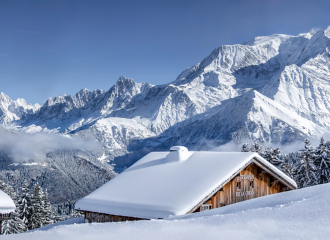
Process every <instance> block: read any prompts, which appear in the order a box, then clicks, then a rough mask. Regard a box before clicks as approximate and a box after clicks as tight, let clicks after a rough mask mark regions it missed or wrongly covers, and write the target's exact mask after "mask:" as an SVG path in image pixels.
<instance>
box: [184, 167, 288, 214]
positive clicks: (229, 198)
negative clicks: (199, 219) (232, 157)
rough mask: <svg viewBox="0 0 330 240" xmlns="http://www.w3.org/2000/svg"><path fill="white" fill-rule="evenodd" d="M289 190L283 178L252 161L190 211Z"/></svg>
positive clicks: (198, 210) (217, 206) (212, 207)
mask: <svg viewBox="0 0 330 240" xmlns="http://www.w3.org/2000/svg"><path fill="white" fill-rule="evenodd" d="M291 189H292V188H291ZM287 190H290V188H289V187H288V186H287V185H286V184H285V183H284V182H283V180H282V181H280V179H278V178H276V177H275V176H274V175H273V174H271V172H268V171H265V170H264V169H262V168H261V167H260V166H258V165H257V164H254V163H253V162H251V163H250V164H249V165H248V166H247V167H246V168H244V170H242V171H240V172H239V173H238V174H237V175H236V176H233V177H232V178H231V179H230V180H229V182H227V183H226V184H225V185H224V186H222V187H221V188H220V189H219V190H218V191H216V192H215V193H214V194H213V195H212V196H211V197H208V199H207V200H206V201H203V202H201V203H200V204H198V205H197V206H196V207H194V208H193V209H192V210H191V211H189V212H188V213H192V212H200V211H204V210H208V209H214V208H219V207H223V206H227V205H230V204H233V203H238V202H242V201H245V200H249V199H253V198H257V197H262V196H267V195H270V194H274V193H279V192H284V191H287Z"/></svg>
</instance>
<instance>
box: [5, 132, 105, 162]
mask: <svg viewBox="0 0 330 240" xmlns="http://www.w3.org/2000/svg"><path fill="white" fill-rule="evenodd" d="M61 149H62V150H70V149H79V150H83V151H101V146H100V144H99V143H98V142H96V141H85V140H83V139H82V138H80V137H77V136H74V137H65V136H62V135H59V134H54V133H34V134H29V133H25V132H15V133H12V132H8V131H6V130H4V129H3V128H0V150H1V151H3V152H5V153H6V154H7V155H8V156H9V157H10V158H11V159H12V160H13V161H14V162H25V161H28V160H34V161H39V162H40V161H44V160H45V158H46V153H49V152H53V151H56V150H61Z"/></svg>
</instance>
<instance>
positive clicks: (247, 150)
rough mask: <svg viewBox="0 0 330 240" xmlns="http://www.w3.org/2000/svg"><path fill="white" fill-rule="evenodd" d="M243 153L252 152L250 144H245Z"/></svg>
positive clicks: (242, 149)
mask: <svg viewBox="0 0 330 240" xmlns="http://www.w3.org/2000/svg"><path fill="white" fill-rule="evenodd" d="M241 152H250V148H249V144H248V143H244V144H243V145H242V148H241Z"/></svg>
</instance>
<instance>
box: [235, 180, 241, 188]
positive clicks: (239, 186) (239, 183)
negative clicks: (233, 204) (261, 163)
mask: <svg viewBox="0 0 330 240" xmlns="http://www.w3.org/2000/svg"><path fill="white" fill-rule="evenodd" d="M236 189H237V190H239V189H241V182H237V183H236Z"/></svg>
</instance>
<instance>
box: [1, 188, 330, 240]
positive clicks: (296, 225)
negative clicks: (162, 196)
mask: <svg viewBox="0 0 330 240" xmlns="http://www.w3.org/2000/svg"><path fill="white" fill-rule="evenodd" d="M329 199H330V184H324V185H318V186H314V187H308V188H305V189H301V190H295V191H291V192H285V193H279V194H275V195H271V196H267V197H261V198H257V199H253V200H249V201H245V202H242V203H237V204H233V205H230V206H227V207H223V208H219V209H214V210H210V211H205V212H202V213H198V214H190V215H184V216H181V217H175V218H174V217H173V218H168V219H166V220H152V221H137V222H120V223H93V224H74V225H60V226H59V225H57V226H54V227H50V228H49V229H48V230H46V231H35V232H29V233H23V234H18V235H7V236H2V237H1V239H15V240H16V239H17V240H23V239H24V240H27V239H33V240H39V239H40V240H41V239H47V240H59V239H61V240H62V239H70V240H84V239H98V240H100V239H138V240H139V239H141V240H142V239H143V240H147V239H189V240H193V239H245V240H246V239H328V237H329V234H330V217H329V214H330V203H329Z"/></svg>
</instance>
